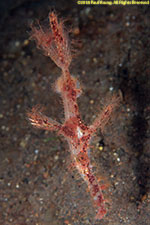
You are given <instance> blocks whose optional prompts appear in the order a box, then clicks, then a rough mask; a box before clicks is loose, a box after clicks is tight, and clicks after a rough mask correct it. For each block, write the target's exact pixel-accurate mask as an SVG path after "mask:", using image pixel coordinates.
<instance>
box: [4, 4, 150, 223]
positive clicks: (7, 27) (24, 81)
mask: <svg viewBox="0 0 150 225" xmlns="http://www.w3.org/2000/svg"><path fill="white" fill-rule="evenodd" d="M52 9H55V10H56V12H58V15H59V17H62V18H67V19H68V20H67V21H66V26H67V27H71V28H72V34H71V38H73V39H75V40H76V42H77V43H78V44H77V57H76V58H74V59H73V61H72V64H71V68H70V71H71V73H72V74H73V75H75V76H76V77H77V78H78V79H79V80H80V82H81V84H82V87H83V94H82V96H81V97H80V98H79V100H78V103H79V107H80V112H81V116H82V119H83V120H84V121H85V123H86V124H91V123H92V121H93V120H94V118H95V117H96V115H97V114H98V112H99V111H100V110H101V109H102V108H103V106H104V105H105V103H106V102H109V99H110V97H111V96H112V95H113V94H114V93H120V95H122V101H121V103H120V105H119V107H118V109H117V111H116V112H115V113H114V115H113V116H112V118H111V121H110V123H109V124H108V125H107V127H105V130H104V132H103V134H102V133H101V132H100V131H99V132H97V137H94V138H93V141H92V143H91V145H92V146H91V153H90V158H91V163H92V165H93V167H94V173H95V175H96V176H97V177H99V178H101V183H102V184H105V186H107V188H106V189H105V190H104V191H103V193H104V196H105V199H107V200H108V201H107V203H106V206H107V210H108V213H107V215H106V216H105V217H104V218H103V219H102V220H101V221H96V222H94V217H95V214H96V211H95V208H94V207H93V204H92V201H91V198H90V195H89V192H88V191H87V186H86V184H85V183H84V182H83V180H82V178H81V177H80V175H78V173H77V171H76V170H74V168H72V167H71V159H70V153H69V151H68V145H67V143H66V141H65V140H64V139H63V137H59V136H57V134H55V133H50V132H47V131H43V130H36V129H34V128H33V127H32V126H31V125H30V124H29V121H28V120H27V116H26V112H27V111H28V110H29V109H31V108H32V106H34V105H36V104H42V105H43V106H45V108H46V112H45V113H46V115H48V116H50V117H51V118H53V119H56V120H57V121H59V122H62V121H63V118H64V115H63V106H62V101H61V99H60V97H59V95H58V94H57V93H55V92H54V90H53V83H54V82H55V80H56V79H57V78H58V77H59V74H60V70H59V68H57V67H56V65H55V64H54V63H53V62H52V61H51V60H50V59H49V58H48V57H46V56H44V55H43V53H42V52H41V51H40V50H39V49H37V48H36V45H35V43H34V42H33V41H30V40H29V36H30V34H29V33H30V24H31V23H32V22H33V21H36V19H39V20H40V21H41V24H42V25H46V24H47V22H48V20H47V16H48V13H49V11H50V10H52ZM0 14H1V21H0V33H1V35H0V46H1V47H0V56H1V58H0V72H1V73H0V96H1V97H0V137H1V141H0V225H88V224H90V225H93V224H94V225H120V224H121V225H149V224H150V8H149V7H147V6H142V7H140V6H130V7H128V6H124V7H123V6H111V7H109V6H78V5H77V4H76V2H75V1H73V0H72V1H71V0H68V1H50V0H47V1H46V0H43V1H42V0H39V1H38V0H37V1H34V0H28V1H27V0H13V1H10V0H6V1H1V2H0Z"/></svg>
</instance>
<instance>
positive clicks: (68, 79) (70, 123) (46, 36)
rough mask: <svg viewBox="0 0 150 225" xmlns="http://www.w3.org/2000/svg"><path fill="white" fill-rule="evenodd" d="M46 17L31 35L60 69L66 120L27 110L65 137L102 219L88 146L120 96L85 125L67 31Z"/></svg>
mask: <svg viewBox="0 0 150 225" xmlns="http://www.w3.org/2000/svg"><path fill="white" fill-rule="evenodd" d="M49 19H50V29H51V30H50V31H45V32H44V31H43V30H42V28H41V27H40V28H39V29H37V28H34V27H32V37H33V38H34V39H35V40H36V41H37V45H38V46H39V47H41V48H42V49H43V50H44V51H45V53H46V54H47V55H48V56H50V58H51V59H52V60H53V61H54V62H55V63H56V65H57V66H59V67H60V68H61V70H62V75H61V76H60V77H59V78H58V80H57V81H56V83H55V89H56V91H57V92H58V93H59V94H60V96H61V98H62V100H63V105H64V113H65V120H64V123H63V124H59V123H58V122H56V121H54V120H52V119H50V118H48V117H47V116H45V115H43V113H42V110H41V109H40V108H38V107H34V108H33V109H32V111H31V112H29V113H28V117H29V120H30V121H31V124H32V125H33V126H35V127H37V128H41V129H45V130H50V131H57V132H58V134H61V135H63V136H64V137H65V138H66V140H67V142H68V144H69V150H70V153H71V157H72V160H73V161H74V165H75V166H76V168H77V170H78V172H79V173H80V175H81V176H82V178H83V179H84V181H85V182H86V183H87V185H88V188H89V191H90V194H91V197H92V199H93V201H94V205H95V206H96V207H97V215H96V219H102V218H103V216H104V215H105V214H106V208H105V200H104V197H103V194H102V190H101V187H100V185H99V183H98V181H97V179H96V177H95V176H94V174H93V172H92V165H91V163H90V159H89V156H88V149H89V145H90V141H91V138H92V136H93V135H94V133H95V132H96V130H97V129H98V128H100V129H101V130H103V129H104V126H105V125H106V124H107V123H108V121H109V119H110V116H111V113H112V112H113V111H114V108H115V107H116V106H117V105H118V102H119V98H117V97H113V98H112V101H111V103H110V104H109V105H108V106H106V107H105V108H104V110H103V111H102V112H101V113H100V114H99V116H98V117H97V118H96V119H95V121H94V122H93V124H92V125H90V126H86V125H85V124H84V123H83V122H82V121H81V118H80V113H79V109H78V104H77V98H78V97H79V96H80V95H81V93H82V90H81V88H80V87H79V82H78V81H77V79H76V78H74V77H73V76H71V75H70V72H69V65H70V63H71V59H72V56H71V51H70V48H69V40H68V35H67V33H66V31H65V29H64V25H63V23H62V22H58V19H57V16H56V14H55V13H54V12H52V13H50V15H49Z"/></svg>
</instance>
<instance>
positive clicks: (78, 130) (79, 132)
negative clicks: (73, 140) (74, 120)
mask: <svg viewBox="0 0 150 225" xmlns="http://www.w3.org/2000/svg"><path fill="white" fill-rule="evenodd" d="M77 135H78V138H79V139H80V138H81V137H82V136H83V133H82V131H81V130H80V128H79V127H77Z"/></svg>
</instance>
